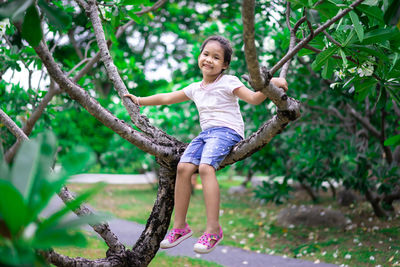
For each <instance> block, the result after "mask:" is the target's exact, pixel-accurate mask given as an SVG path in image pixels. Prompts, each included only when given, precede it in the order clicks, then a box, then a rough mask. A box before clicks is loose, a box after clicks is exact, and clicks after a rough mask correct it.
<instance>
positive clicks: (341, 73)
mask: <svg viewBox="0 0 400 267" xmlns="http://www.w3.org/2000/svg"><path fill="white" fill-rule="evenodd" d="M335 76H336V77H338V78H339V79H341V80H343V78H344V77H345V74H344V72H343V70H335Z"/></svg>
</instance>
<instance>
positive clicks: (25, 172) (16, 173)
mask: <svg viewBox="0 0 400 267" xmlns="http://www.w3.org/2000/svg"><path fill="white" fill-rule="evenodd" d="M39 151H40V150H39V144H38V142H37V141H35V140H28V141H25V142H23V143H22V145H21V147H20V149H19V151H18V154H17V155H16V157H15V162H14V165H13V167H12V170H11V181H12V183H13V185H14V186H15V188H17V189H18V190H19V192H20V193H21V195H22V196H23V197H24V199H25V200H26V201H27V202H28V199H29V198H30V194H31V190H32V186H33V184H34V183H35V176H36V171H37V167H38V160H39Z"/></svg>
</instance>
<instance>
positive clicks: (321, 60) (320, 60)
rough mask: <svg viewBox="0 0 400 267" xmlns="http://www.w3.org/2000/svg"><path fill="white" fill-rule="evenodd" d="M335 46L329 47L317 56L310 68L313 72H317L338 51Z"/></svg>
mask: <svg viewBox="0 0 400 267" xmlns="http://www.w3.org/2000/svg"><path fill="white" fill-rule="evenodd" d="M338 49H339V48H338V47H337V46H333V47H329V48H327V49H326V50H324V51H322V52H321V53H319V54H318V56H317V57H316V59H315V60H314V62H313V63H312V65H311V67H312V69H313V70H315V71H318V70H320V69H321V67H322V66H323V65H324V64H325V62H326V61H327V60H328V59H329V58H330V57H331V56H332V55H333V54H334V53H335V52H336V51H337V50H338Z"/></svg>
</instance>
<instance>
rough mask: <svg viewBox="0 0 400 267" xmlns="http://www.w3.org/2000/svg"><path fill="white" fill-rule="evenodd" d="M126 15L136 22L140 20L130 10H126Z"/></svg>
mask: <svg viewBox="0 0 400 267" xmlns="http://www.w3.org/2000/svg"><path fill="white" fill-rule="evenodd" d="M128 16H129V17H130V18H131V19H133V20H134V21H135V22H136V23H137V24H140V23H141V22H142V18H141V17H139V16H138V15H136V14H135V12H133V11H132V10H130V11H128Z"/></svg>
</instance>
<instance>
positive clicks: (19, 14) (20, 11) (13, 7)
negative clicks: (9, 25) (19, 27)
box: [0, 0, 34, 21]
mask: <svg viewBox="0 0 400 267" xmlns="http://www.w3.org/2000/svg"><path fill="white" fill-rule="evenodd" d="M33 2H34V0H13V1H8V2H7V3H3V4H1V5H0V20H2V19H4V18H10V19H11V20H12V21H17V20H22V18H23V15H24V13H25V11H26V10H27V9H28V8H29V7H30V6H31V5H32V3H33Z"/></svg>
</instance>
